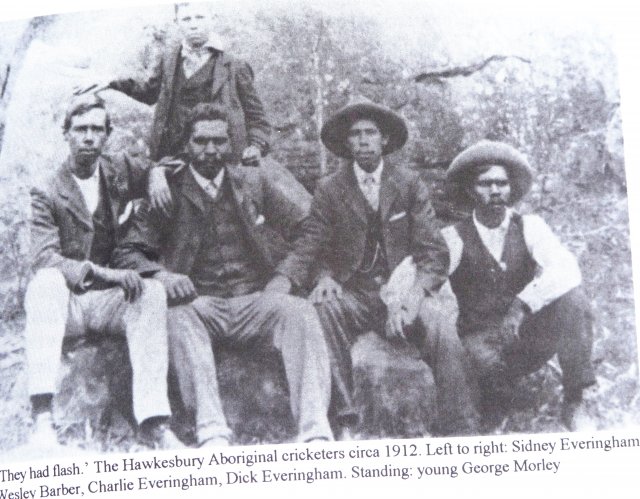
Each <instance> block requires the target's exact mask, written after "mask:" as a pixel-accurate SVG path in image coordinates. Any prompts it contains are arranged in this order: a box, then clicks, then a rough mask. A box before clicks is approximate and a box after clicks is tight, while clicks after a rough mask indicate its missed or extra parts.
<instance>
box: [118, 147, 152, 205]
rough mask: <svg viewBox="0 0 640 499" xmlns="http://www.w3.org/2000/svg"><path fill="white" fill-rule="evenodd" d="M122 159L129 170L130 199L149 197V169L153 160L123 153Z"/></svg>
mask: <svg viewBox="0 0 640 499" xmlns="http://www.w3.org/2000/svg"><path fill="white" fill-rule="evenodd" d="M121 161H122V162H123V164H124V167H125V168H126V171H127V180H128V183H129V199H128V200H127V201H129V200H131V199H136V198H146V197H148V186H149V182H148V181H149V169H150V168H151V165H152V163H151V161H150V160H148V159H146V158H143V157H140V156H130V155H128V154H123V155H122V159H121Z"/></svg>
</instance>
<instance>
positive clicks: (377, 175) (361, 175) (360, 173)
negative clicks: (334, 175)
mask: <svg viewBox="0 0 640 499" xmlns="http://www.w3.org/2000/svg"><path fill="white" fill-rule="evenodd" d="M383 167H384V161H383V160H382V159H381V160H380V164H379V165H378V167H377V168H376V169H375V170H373V171H372V172H371V173H369V172H366V171H364V170H363V169H362V167H361V166H360V165H359V164H358V163H357V162H356V161H354V162H353V171H354V172H355V174H356V179H357V180H358V184H359V185H362V184H364V180H365V178H369V177H373V181H374V183H375V184H376V185H380V179H381V178H382V168H383Z"/></svg>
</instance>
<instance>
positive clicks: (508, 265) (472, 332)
mask: <svg viewBox="0 0 640 499" xmlns="http://www.w3.org/2000/svg"><path fill="white" fill-rule="evenodd" d="M532 178H533V174H532V170H531V167H530V165H529V163H528V161H527V159H526V158H525V157H524V156H523V155H522V154H521V153H520V152H519V151H517V150H516V149H515V148H513V147H512V146H510V145H508V144H505V143H501V142H492V141H488V140H484V141H481V142H479V143H477V144H475V145H473V146H471V147H469V148H467V149H466V150H464V151H463V152H461V153H460V154H459V155H458V156H457V157H456V158H455V159H454V160H453V162H452V163H451V166H450V167H449V169H448V171H447V181H448V182H449V184H450V186H451V187H452V192H455V191H457V192H458V194H459V195H461V196H463V197H466V198H467V199H468V200H469V201H471V203H472V205H473V213H472V216H471V217H470V218H469V219H468V220H465V221H462V222H459V223H458V224H456V225H453V226H451V227H447V228H445V229H443V231H442V233H443V236H444V238H445V241H446V242H447V245H448V246H449V253H450V267H449V272H450V281H451V286H452V288H453V291H454V293H455V295H456V298H457V299H458V306H459V316H458V332H459V334H460V337H461V338H462V341H463V344H464V345H465V346H466V348H467V350H468V352H469V353H470V355H471V357H472V358H473V362H474V367H475V369H476V373H477V375H478V377H479V379H480V384H481V387H482V388H483V391H484V405H485V407H486V409H488V410H491V409H495V408H492V407H491V406H492V405H493V404H495V403H500V402H499V401H498V400H497V397H496V396H497V395H499V394H500V393H502V394H508V393H509V389H510V388H512V386H513V384H514V383H515V382H516V381H517V379H518V378H519V377H520V376H522V375H524V374H528V373H531V372H534V371H536V370H537V369H539V368H540V367H541V366H543V365H544V364H545V363H546V362H547V360H549V359H550V358H551V357H552V356H553V355H554V354H556V353H557V354H558V360H559V363H560V367H561V369H562V385H563V388H564V401H563V406H562V414H561V417H562V421H563V423H564V424H565V425H566V426H567V427H568V428H569V429H575V428H577V427H581V426H582V427H585V426H584V425H587V424H591V421H590V418H589V416H588V413H587V412H586V411H585V404H584V400H583V390H584V389H585V388H587V387H589V386H591V385H593V384H594V383H595V376H594V371H593V367H592V364H591V348H592V341H593V331H592V330H593V326H592V316H591V313H590V308H589V302H588V301H587V299H586V297H585V295H584V294H583V292H582V289H581V282H582V278H581V273H580V269H579V267H578V263H577V261H576V259H575V257H574V256H573V255H572V254H571V253H570V252H569V251H568V250H567V249H566V248H565V247H564V246H563V245H562V244H561V242H560V241H559V239H558V238H557V236H556V235H555V234H554V233H553V232H552V230H551V229H550V228H549V226H548V225H547V224H546V223H545V222H544V220H543V219H542V218H540V217H539V216H537V215H521V214H519V213H518V212H517V211H516V210H515V209H513V207H512V205H513V204H514V203H516V202H518V201H519V200H520V199H521V198H522V197H523V196H524V195H525V194H526V193H527V192H528V191H529V189H530V187H531V183H532Z"/></svg>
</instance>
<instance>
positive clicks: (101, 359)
mask: <svg viewBox="0 0 640 499" xmlns="http://www.w3.org/2000/svg"><path fill="white" fill-rule="evenodd" d="M54 420H55V421H56V424H57V425H58V427H59V435H60V438H61V439H62V440H69V439H72V440H93V439H97V440H99V441H100V442H101V443H103V444H104V445H106V446H109V445H110V444H111V443H112V442H125V441H127V440H130V439H132V438H133V436H134V428H135V423H134V418H133V409H132V406H131V366H130V364H129V352H128V349H127V344H126V341H125V340H124V339H123V338H117V337H109V338H101V339H99V340H95V341H92V340H81V342H80V343H78V344H75V345H65V354H64V358H63V363H62V372H61V374H60V383H59V391H58V394H57V395H56V396H55V397H54Z"/></svg>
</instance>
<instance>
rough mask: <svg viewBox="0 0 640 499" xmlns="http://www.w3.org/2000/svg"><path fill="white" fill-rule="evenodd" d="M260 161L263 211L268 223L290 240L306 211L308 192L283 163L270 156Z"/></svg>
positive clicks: (299, 227) (309, 195) (298, 229)
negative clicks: (263, 200) (261, 164)
mask: <svg viewBox="0 0 640 499" xmlns="http://www.w3.org/2000/svg"><path fill="white" fill-rule="evenodd" d="M262 163H263V166H262V168H260V173H261V175H262V186H263V195H264V199H265V204H266V206H265V208H266V209H265V213H266V215H267V218H269V223H270V224H271V225H273V226H275V227H277V228H278V229H279V230H280V232H281V234H282V235H283V236H284V237H285V239H286V240H287V241H293V240H294V239H295V238H296V237H297V236H298V235H299V233H300V230H301V224H302V221H303V220H304V219H305V218H306V217H307V215H308V214H309V207H310V205H311V194H309V192H307V190H306V189H305V188H304V186H303V185H302V184H301V183H300V182H298V180H297V179H296V178H295V177H294V176H293V174H292V173H291V172H290V171H289V170H288V169H287V168H285V167H284V166H282V165H280V164H279V163H277V162H276V161H274V160H272V159H271V158H265V159H263V160H262ZM265 167H266V168H265Z"/></svg>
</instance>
